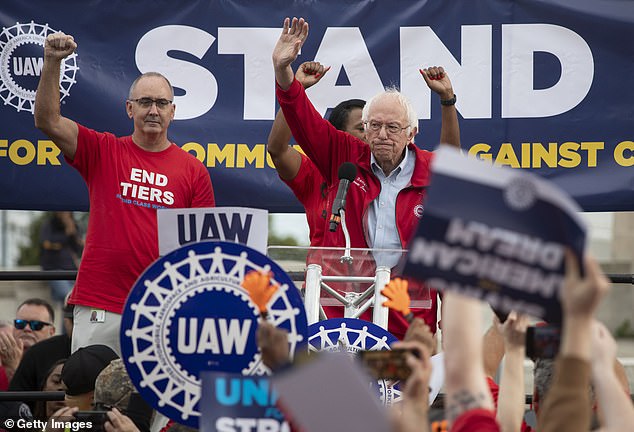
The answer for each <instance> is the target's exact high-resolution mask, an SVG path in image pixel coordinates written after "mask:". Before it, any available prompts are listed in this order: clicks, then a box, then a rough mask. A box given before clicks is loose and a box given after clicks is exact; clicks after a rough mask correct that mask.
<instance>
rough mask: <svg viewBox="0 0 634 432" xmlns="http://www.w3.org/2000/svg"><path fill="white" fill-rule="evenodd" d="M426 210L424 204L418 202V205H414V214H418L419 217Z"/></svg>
mask: <svg viewBox="0 0 634 432" xmlns="http://www.w3.org/2000/svg"><path fill="white" fill-rule="evenodd" d="M424 212H425V208H424V207H423V205H422V204H417V205H416V206H414V216H416V217H417V218H418V219H420V218H422V217H423V213H424Z"/></svg>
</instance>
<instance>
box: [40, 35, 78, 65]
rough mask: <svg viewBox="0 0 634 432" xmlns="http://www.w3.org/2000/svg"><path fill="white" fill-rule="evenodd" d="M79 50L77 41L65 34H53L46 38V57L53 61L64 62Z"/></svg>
mask: <svg viewBox="0 0 634 432" xmlns="http://www.w3.org/2000/svg"><path fill="white" fill-rule="evenodd" d="M76 49H77V44H76V43H75V39H74V38H73V37H72V36H71V35H67V34H65V33H62V32H59V33H53V34H50V35H48V37H47V38H46V44H45V45H44V57H46V58H49V59H52V60H62V59H64V58H66V57H68V56H69V55H71V54H72V53H74V52H75V50H76Z"/></svg>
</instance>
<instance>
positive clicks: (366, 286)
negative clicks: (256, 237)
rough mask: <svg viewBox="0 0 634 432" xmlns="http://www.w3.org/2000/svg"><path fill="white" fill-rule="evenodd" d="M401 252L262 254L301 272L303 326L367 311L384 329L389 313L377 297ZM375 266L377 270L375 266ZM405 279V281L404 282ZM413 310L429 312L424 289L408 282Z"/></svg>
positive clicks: (282, 250)
mask: <svg viewBox="0 0 634 432" xmlns="http://www.w3.org/2000/svg"><path fill="white" fill-rule="evenodd" d="M406 253H407V251H406V250H403V249H358V248H321V247H314V248H309V247H297V246H269V247H268V249H267V254H268V256H269V258H271V259H273V260H274V261H276V262H277V263H278V264H279V265H280V266H281V267H282V268H284V269H287V271H288V270H296V271H303V272H304V275H305V277H304V284H303V295H304V306H305V308H306V316H307V319H308V325H311V324H314V323H316V322H318V321H321V320H322V319H327V318H331V317H330V316H328V314H327V312H328V310H332V308H334V307H339V308H340V307H343V316H344V317H345V318H359V317H361V315H362V314H363V313H364V312H366V311H367V310H368V309H370V308H372V322H373V323H374V324H376V325H378V326H380V327H382V328H384V329H387V327H388V316H389V310H388V308H387V307H385V306H383V302H384V301H385V300H386V298H385V297H384V296H383V295H382V294H381V291H382V290H383V288H384V287H385V285H386V284H387V283H388V282H389V281H390V278H391V277H401V276H399V270H398V269H399V265H398V262H399V261H401V260H402V259H403V257H404V256H405V254H406ZM377 263H379V265H377ZM408 280H409V279H408ZM409 295H410V299H411V307H412V308H430V307H431V304H432V301H431V297H430V290H429V288H427V286H426V285H424V284H422V283H420V282H418V281H415V280H409Z"/></svg>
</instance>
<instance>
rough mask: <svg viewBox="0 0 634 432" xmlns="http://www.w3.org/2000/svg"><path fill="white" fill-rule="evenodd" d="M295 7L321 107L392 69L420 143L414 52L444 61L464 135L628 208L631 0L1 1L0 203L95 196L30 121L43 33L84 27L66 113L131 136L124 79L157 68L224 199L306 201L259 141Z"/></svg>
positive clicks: (277, 207)
mask: <svg viewBox="0 0 634 432" xmlns="http://www.w3.org/2000/svg"><path fill="white" fill-rule="evenodd" d="M285 16H305V17H306V18H307V19H308V20H309V22H310V34H309V36H308V40H307V42H306V44H305V45H304V46H303V48H302V53H301V55H300V57H299V59H298V61H297V63H296V64H295V65H294V66H295V67H297V66H298V65H299V64H300V63H301V62H303V61H308V60H313V59H315V60H317V61H320V62H322V63H323V64H326V65H329V66H331V67H332V69H331V70H330V72H329V73H328V74H327V75H326V76H324V78H323V79H322V80H321V82H320V83H319V84H317V85H316V86H315V87H314V88H311V89H310V91H309V95H310V98H311V100H312V101H313V102H314V104H315V106H316V107H317V109H318V110H319V111H320V112H322V113H324V114H326V112H327V110H328V108H329V107H333V106H335V105H336V104H337V103H338V102H340V101H341V100H344V99H349V98H362V99H368V98H370V97H371V96H372V95H373V94H375V93H377V92H378V91H380V90H381V89H382V87H383V86H385V85H397V86H399V87H400V88H401V90H402V91H403V92H404V93H405V94H407V95H408V96H409V97H410V98H411V99H412V101H413V102H414V105H415V108H416V110H417V112H418V116H419V119H420V129H421V133H420V134H419V136H418V137H417V140H416V142H417V144H418V145H419V146H421V147H423V148H427V149H432V148H435V146H436V144H437V143H438V140H439V136H440V105H439V103H438V98H437V96H436V95H432V94H431V93H430V91H429V89H428V88H427V86H426V85H425V84H424V81H423V80H422V78H421V77H420V75H419V73H418V69H419V68H420V67H424V66H429V65H442V66H444V68H445V69H446V70H447V71H448V73H449V76H450V78H451V80H452V82H453V85H454V90H455V92H456V94H457V98H458V102H457V105H456V106H457V109H458V112H459V114H460V127H461V137H462V146H463V148H464V149H465V150H467V151H468V152H469V153H472V154H477V155H479V156H480V157H481V158H484V159H490V160H494V161H495V162H497V163H498V164H502V165H506V166H511V167H514V168H521V169H528V170H532V171H535V172H536V173H537V174H539V175H541V176H544V177H547V178H549V179H550V180H553V181H554V182H555V183H557V184H558V185H559V186H560V187H561V188H563V189H564V190H566V191H567V192H568V193H569V194H570V195H571V196H573V198H574V199H575V200H576V201H577V202H578V203H579V204H580V206H581V207H582V208H583V209H584V210H589V211H616V210H632V209H634V193H633V187H632V185H633V184H634V171H630V170H629V169H630V167H631V166H632V165H634V155H633V151H634V134H633V133H632V128H631V123H632V118H634V104H632V102H631V101H632V99H634V97H633V96H634V85H632V78H631V77H633V76H634V62H632V58H634V46H633V45H632V44H630V43H627V42H626V41H631V40H633V39H634V25H633V24H634V2H624V1H621V0H604V1H601V2H597V1H594V0H576V1H574V2H573V1H569V0H523V1H510V0H509V1H503V0H480V1H477V2H465V1H462V0H443V1H439V0H436V1H419V2H411V1H409V0H395V1H392V2H380V1H369V0H323V1H320V2H315V1H308V0H296V1H292V2H289V1H281V0H265V1H260V2H253V1H247V0H235V1H230V0H222V1H213V2H210V1H203V0H199V1H194V0H185V1H179V2H168V1H164V0H161V1H147V0H144V1H136V2H129V1H123V0H109V1H91V2H85V1H79V0H71V1H67V0H65V1H60V0H31V1H28V2H27V1H13V2H3V4H2V5H1V6H0V27H2V32H1V33H0V98H1V99H2V104H0V118H1V119H2V127H1V128H0V190H2V192H3V193H2V195H1V196H0V208H6V209H51V210H86V209H87V206H88V200H87V191H86V187H85V185H84V182H83V180H82V179H81V177H80V176H79V174H78V173H77V172H75V171H74V170H73V169H72V168H70V167H69V166H68V165H67V164H66V163H65V162H64V161H62V157H61V156H60V154H59V151H58V150H57V149H56V147H55V146H54V145H53V143H52V142H50V141H49V140H48V138H47V137H46V136H44V135H43V134H42V133H41V132H39V131H38V130H37V129H35V127H34V124H33V115H32V110H33V100H34V96H35V89H36V87H37V83H38V80H39V75H40V71H41V67H42V62H43V41H44V39H45V37H46V35H47V34H49V33H51V32H53V31H63V32H65V33H67V34H71V35H73V36H74V37H75V40H76V42H77V43H78V49H77V51H76V56H73V57H72V58H69V59H67V61H66V62H65V67H64V70H63V73H62V80H61V83H60V88H61V92H62V101H61V110H62V114H63V115H64V116H66V117H68V118H71V119H73V120H75V121H77V122H79V123H81V124H83V125H85V126H87V127H90V128H93V129H96V130H99V131H110V132H113V133H115V134H117V135H129V134H130V133H131V132H132V123H131V121H130V119H129V118H128V117H127V116H126V112H125V109H124V104H125V99H126V97H127V93H128V89H129V86H130V84H131V83H132V81H133V80H134V79H135V78H136V77H137V76H138V75H139V73H141V72H147V71H152V70H154V71H158V72H161V73H163V74H164V75H166V76H167V77H168V78H169V79H170V80H171V82H172V84H173V85H174V87H175V89H176V95H175V104H176V120H175V121H174V123H173V124H172V126H171V127H170V133H169V136H170V138H171V139H172V140H173V141H174V142H176V143H177V144H178V145H180V146H182V147H183V148H184V149H186V150H187V151H189V152H191V153H193V154H194V155H196V156H197V157H198V158H199V159H200V160H201V161H202V162H203V163H204V164H205V166H206V167H207V168H208V169H209V172H210V175H211V179H212V182H213V184H214V188H215V191H216V201H217V204H218V205H221V206H243V207H260V208H266V209H268V210H269V211H271V212H286V211H302V208H301V206H300V205H299V203H298V202H297V201H296V200H295V198H294V197H293V195H292V194H291V192H290V191H289V190H288V188H287V187H286V186H285V185H284V184H283V183H282V182H281V181H280V180H279V179H278V177H277V175H276V172H275V170H274V169H273V168H272V164H271V161H270V159H269V158H267V155H266V140H267V136H268V133H269V130H270V128H271V124H272V121H273V118H274V115H275V112H276V109H277V108H276V101H275V95H274V77H273V69H272V65H271V53H272V50H273V46H274V44H275V42H276V40H277V38H278V36H279V33H280V30H281V26H282V21H283V18H284V17H285ZM78 17H79V18H78ZM624 41H625V42H624Z"/></svg>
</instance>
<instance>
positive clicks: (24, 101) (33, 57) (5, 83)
mask: <svg viewBox="0 0 634 432" xmlns="http://www.w3.org/2000/svg"><path fill="white" fill-rule="evenodd" d="M56 32H57V30H53V29H52V28H50V27H49V26H48V24H44V25H42V24H36V23H34V22H33V21H31V22H30V23H24V24H20V23H16V24H15V25H14V26H11V27H8V28H7V27H3V28H2V33H0V98H2V100H3V102H4V105H11V106H12V107H14V108H15V109H16V110H17V111H18V112H20V111H28V112H30V113H31V114H32V113H33V109H34V106H35V91H36V89H37V85H38V83H39V81H40V74H41V72H42V66H43V64H44V43H45V41H46V37H47V36H48V35H49V34H51V33H56ZM78 70H79V68H78V67H77V54H76V53H73V54H71V55H69V56H68V57H66V58H65V59H64V61H63V62H62V65H61V77H60V83H59V89H60V95H61V99H60V100H63V99H64V98H65V97H66V96H68V95H69V90H70V88H71V87H72V85H73V84H74V83H75V75H76V74H77V71H78Z"/></svg>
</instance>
